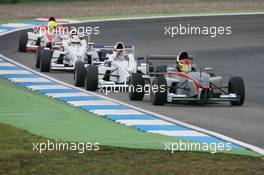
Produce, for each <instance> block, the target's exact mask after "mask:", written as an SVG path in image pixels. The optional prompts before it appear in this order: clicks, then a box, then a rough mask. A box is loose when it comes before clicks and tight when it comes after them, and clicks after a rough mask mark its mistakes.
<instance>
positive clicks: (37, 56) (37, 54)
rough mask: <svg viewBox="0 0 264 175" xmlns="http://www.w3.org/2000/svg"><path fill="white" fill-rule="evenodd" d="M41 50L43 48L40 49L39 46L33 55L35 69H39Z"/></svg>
mask: <svg viewBox="0 0 264 175" xmlns="http://www.w3.org/2000/svg"><path fill="white" fill-rule="evenodd" d="M43 50H44V47H41V46H39V47H38V48H37V50H36V54H35V67H36V68H39V67H40V57H41V54H42V51H43Z"/></svg>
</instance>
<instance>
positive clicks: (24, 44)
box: [18, 32, 28, 52]
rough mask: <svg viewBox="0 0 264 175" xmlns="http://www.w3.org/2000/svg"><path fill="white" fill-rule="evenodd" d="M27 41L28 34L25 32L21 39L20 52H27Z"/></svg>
mask: <svg viewBox="0 0 264 175" xmlns="http://www.w3.org/2000/svg"><path fill="white" fill-rule="evenodd" d="M27 41H28V33H27V32H24V33H22V34H21V35H20V37H19V45H18V51H19V52H26V51H27V50H26V49H27Z"/></svg>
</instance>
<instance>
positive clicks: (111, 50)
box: [76, 42, 138, 91]
mask: <svg viewBox="0 0 264 175" xmlns="http://www.w3.org/2000/svg"><path fill="white" fill-rule="evenodd" d="M98 48H100V50H101V54H102V55H103V58H104V61H103V63H102V64H99V65H97V66H94V65H88V66H87V67H86V68H85V70H83V66H82V65H80V66H79V65H76V74H78V75H77V76H79V77H82V82H83V83H81V84H82V85H84V86H85V88H86V90H89V91H96V89H97V88H98V87H106V86H107V87H110V86H115V85H117V84H126V83H127V82H128V79H129V77H130V76H131V73H133V72H137V70H138V67H137V61H136V60H135V58H134V46H129V45H124V44H123V43H122V42H117V43H116V45H115V46H100V47H98ZM80 69H81V70H83V71H78V70H80Z"/></svg>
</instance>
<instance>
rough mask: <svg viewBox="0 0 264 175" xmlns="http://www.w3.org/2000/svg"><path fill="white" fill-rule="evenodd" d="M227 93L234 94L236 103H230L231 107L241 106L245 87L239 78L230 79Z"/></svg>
mask: <svg viewBox="0 0 264 175" xmlns="http://www.w3.org/2000/svg"><path fill="white" fill-rule="evenodd" d="M228 93H229V94H230V93H233V94H236V95H237V97H238V101H231V102H230V103H231V105H232V106H241V105H243V104H244V101H245V85H244V81H243V79H242V78H240V77H232V78H230V80H229V82H228Z"/></svg>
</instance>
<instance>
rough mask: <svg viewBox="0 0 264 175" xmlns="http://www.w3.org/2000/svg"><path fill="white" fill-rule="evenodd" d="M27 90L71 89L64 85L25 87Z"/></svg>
mask: <svg viewBox="0 0 264 175" xmlns="http://www.w3.org/2000/svg"><path fill="white" fill-rule="evenodd" d="M26 87H27V88H30V89H33V90H44V89H71V88H70V87H67V86H64V85H32V86H26Z"/></svg>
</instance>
